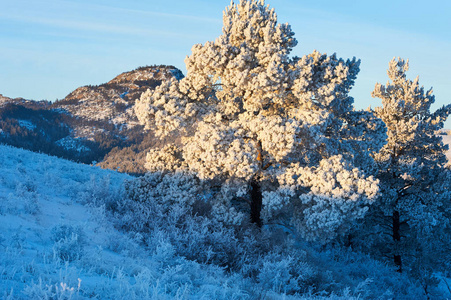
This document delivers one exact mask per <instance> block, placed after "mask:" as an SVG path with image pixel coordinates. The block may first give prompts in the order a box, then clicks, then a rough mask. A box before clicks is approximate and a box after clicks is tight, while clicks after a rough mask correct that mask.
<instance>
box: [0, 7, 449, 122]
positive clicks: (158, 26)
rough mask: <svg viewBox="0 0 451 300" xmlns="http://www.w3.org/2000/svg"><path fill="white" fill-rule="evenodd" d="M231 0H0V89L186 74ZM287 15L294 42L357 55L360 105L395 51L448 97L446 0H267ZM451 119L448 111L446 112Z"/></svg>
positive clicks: (43, 92)
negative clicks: (189, 59)
mask: <svg viewBox="0 0 451 300" xmlns="http://www.w3.org/2000/svg"><path fill="white" fill-rule="evenodd" d="M229 3H230V1H226V0H224V1H222V0H215V1H212V0H210V1H207V0H193V1H186V0H185V1H181V0H165V1H160V0H159V1H154V0H128V1H123V0H73V1H71V0H68V1H62V0H39V1H37V0H0V8H1V9H0V94H3V95H4V96H8V97H23V98H27V99H35V100H41V99H47V100H51V101H53V100H55V99H61V98H64V97H65V96H66V95H67V94H69V93H70V92H71V91H73V90H74V89H75V88H77V87H79V86H82V85H87V84H101V83H104V82H107V81H109V80H110V79H112V78H113V77H115V76H116V75H118V74H120V73H122V72H125V71H130V70H133V69H135V68H137V67H139V66H145V65H154V64H156V65H159V64H170V65H174V66H176V67H178V68H179V69H181V70H182V71H183V72H184V73H186V69H185V65H184V62H183V61H184V59H185V56H186V55H189V54H190V53H191V47H192V45H193V44H196V43H205V42H206V41H209V40H214V39H215V38H216V37H217V36H218V35H220V33H221V27H222V11H223V10H224V8H225V7H226V6H228V5H229ZM266 3H267V4H269V5H270V6H271V7H274V8H275V10H276V13H277V15H278V18H279V22H281V23H286V22H288V23H289V24H290V25H291V26H292V28H293V31H294V32H295V34H296V38H297V40H298V46H297V47H296V48H295V50H294V51H293V55H298V56H302V55H304V54H308V53H310V52H312V51H313V50H314V49H317V50H318V51H320V52H325V53H328V54H332V53H334V52H336V53H337V55H338V56H339V57H343V58H352V57H353V56H355V57H357V58H360V59H361V60H362V63H361V71H360V74H359V76H358V78H357V81H356V85H355V87H354V88H353V90H352V92H351V95H352V96H353V97H354V98H355V106H356V108H366V107H368V106H370V105H371V106H373V107H374V106H377V105H379V104H380V102H378V100H376V99H373V98H371V91H372V90H373V88H374V85H375V83H376V82H381V83H385V82H386V81H387V75H386V69H387V67H388V62H389V61H390V59H392V58H393V57H398V56H400V57H403V58H408V59H409V60H410V67H411V69H410V71H409V73H408V76H409V77H410V78H411V79H413V78H415V77H416V76H417V75H419V76H420V84H422V85H424V86H425V88H426V89H429V88H430V87H433V88H434V94H435V96H436V104H435V106H434V107H433V108H434V109H436V108H438V107H440V106H442V105H444V104H448V103H451V59H450V57H451V17H450V16H451V1H450V0H429V1H424V0H422V1H419V0H410V1H402V0H379V1H366V0H340V1H337V0H316V1H306V0H267V1H266ZM446 127H447V128H451V120H448V121H447V124H446Z"/></svg>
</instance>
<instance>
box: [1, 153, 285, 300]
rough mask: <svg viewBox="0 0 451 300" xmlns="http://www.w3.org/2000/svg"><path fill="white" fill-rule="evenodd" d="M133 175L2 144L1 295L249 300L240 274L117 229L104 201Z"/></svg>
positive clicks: (116, 194) (112, 198)
mask: <svg viewBox="0 0 451 300" xmlns="http://www.w3.org/2000/svg"><path fill="white" fill-rule="evenodd" d="M130 178H131V177H130V176H128V175H125V174H121V173H117V172H114V171H110V170H102V169H100V168H97V167H92V166H88V165H82V164H76V163H73V162H70V161H66V160H63V159H59V158H56V157H50V156H47V155H43V154H38V153H33V152H29V151H26V150H22V149H17V148H13V147H9V146H4V145H0V253H1V255H0V298H2V299H88V298H94V299H202V298H203V299H233V298H235V299H249V296H248V295H246V294H245V293H244V292H243V291H244V288H243V286H244V285H245V284H246V283H247V282H248V281H246V280H245V279H243V278H242V277H240V276H234V275H227V274H226V273H225V271H224V270H223V269H222V268H219V267H217V266H213V265H212V266H209V265H205V264H204V265H202V264H199V263H196V262H195V261H188V260H186V259H184V258H183V257H180V256H177V255H176V254H175V253H174V251H173V249H172V248H171V245H170V244H167V243H165V242H164V241H161V245H160V246H158V247H156V249H154V250H153V251H150V250H148V249H144V246H143V245H142V243H140V242H139V241H138V240H140V239H141V238H142V237H140V236H139V235H137V236H131V235H128V234H127V233H126V232H120V231H118V230H117V229H115V228H114V226H113V222H112V220H111V219H110V218H109V217H107V216H108V214H107V213H106V211H105V203H107V202H108V201H110V203H112V202H114V201H115V199H120V197H121V195H120V193H121V190H122V189H120V186H121V185H122V183H123V181H124V180H125V179H130ZM287 299H288V298H287Z"/></svg>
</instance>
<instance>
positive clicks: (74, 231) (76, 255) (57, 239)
mask: <svg viewBox="0 0 451 300" xmlns="http://www.w3.org/2000/svg"><path fill="white" fill-rule="evenodd" d="M85 239H86V237H85V234H84V232H83V230H82V228H81V227H74V226H71V225H58V226H55V227H54V228H53V229H52V231H51V240H52V241H53V242H54V244H53V253H54V256H56V257H58V258H60V259H61V260H63V261H73V260H77V259H80V258H81V256H82V255H83V250H84V246H85V243H86V241H85Z"/></svg>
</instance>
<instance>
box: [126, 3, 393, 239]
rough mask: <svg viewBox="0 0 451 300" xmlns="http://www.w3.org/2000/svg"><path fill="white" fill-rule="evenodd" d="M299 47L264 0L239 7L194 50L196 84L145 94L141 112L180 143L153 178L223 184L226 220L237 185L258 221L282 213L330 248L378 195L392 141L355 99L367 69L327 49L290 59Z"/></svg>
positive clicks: (163, 153)
mask: <svg viewBox="0 0 451 300" xmlns="http://www.w3.org/2000/svg"><path fill="white" fill-rule="evenodd" d="M296 44H297V41H296V39H295V38H294V33H293V31H292V30H291V28H290V26H289V25H288V24H278V22H277V16H276V14H275V12H274V9H271V8H269V6H267V5H265V4H264V3H263V1H255V0H250V1H246V0H242V1H241V2H240V3H239V4H234V3H233V2H232V3H231V5H230V6H229V7H227V8H226V10H225V11H224V15H223V33H222V35H221V36H219V37H218V38H217V39H216V40H215V41H212V42H207V43H205V44H204V45H201V44H198V45H194V46H193V48H192V54H191V55H190V56H188V57H187V58H186V60H185V62H186V68H187V71H188V73H187V75H186V77H185V78H183V79H181V80H180V81H177V80H172V81H169V82H165V83H163V84H162V85H161V86H159V87H157V88H156V89H155V90H154V91H147V92H146V93H144V94H143V95H142V97H141V99H140V100H139V101H137V103H136V106H135V112H136V115H137V116H138V118H139V120H140V122H141V123H142V124H144V125H145V126H146V128H153V129H154V130H156V133H157V134H158V135H160V136H167V135H174V136H176V137H177V138H178V139H177V140H179V141H180V143H179V144H178V145H177V146H174V145H168V146H167V147H166V148H164V149H161V150H154V151H151V152H150V153H149V154H148V157H147V168H148V169H149V170H150V171H156V170H162V169H163V170H168V171H174V170H188V171H190V172H194V173H196V174H197V176H198V177H199V178H201V179H205V180H210V179H215V180H220V181H221V182H222V186H223V193H222V195H224V197H222V198H218V197H216V198H215V200H213V201H215V203H214V204H213V207H214V208H215V209H217V212H218V214H219V212H220V213H221V214H223V215H226V214H232V213H233V212H234V208H233V207H232V205H231V202H230V200H231V197H232V194H231V192H232V189H230V187H233V186H235V187H236V186H238V187H239V188H237V189H236V192H237V194H238V195H241V196H243V195H244V194H249V195H250V215H251V220H252V221H253V222H254V223H256V224H257V225H259V226H261V225H262V222H263V220H270V219H274V218H276V217H278V216H281V217H282V218H283V219H285V220H286V219H289V220H290V221H291V225H295V227H296V228H297V229H298V230H299V232H300V233H302V234H303V235H304V236H305V237H307V238H321V239H326V240H327V239H329V238H331V237H333V236H334V235H335V234H336V233H339V232H342V231H344V230H345V228H346V226H347V224H349V222H347V221H349V220H352V219H355V218H360V217H362V216H363V215H364V213H365V211H366V210H367V206H368V205H369V204H370V203H371V201H372V200H373V199H374V197H375V196H376V194H377V192H378V184H377V180H376V179H373V178H372V177H371V176H368V175H367V174H366V173H365V170H366V169H367V165H368V164H369V163H371V160H370V159H369V156H368V155H367V154H368V153H369V152H370V151H373V150H376V151H377V150H378V149H379V148H380V147H378V144H377V142H376V143H375V142H374V140H372V141H371V137H372V136H374V134H380V133H381V132H382V133H383V134H385V133H384V132H383V123H382V122H381V121H380V120H378V119H376V118H374V117H373V115H372V113H371V112H357V111H354V109H353V99H352V97H350V96H349V95H348V93H349V91H350V89H351V87H352V86H353V84H354V80H355V78H356V75H357V73H358V71H359V63H360V61H358V60H356V59H355V58H354V59H352V60H347V61H344V60H343V59H339V58H337V57H336V55H335V54H334V55H331V56H327V55H326V54H320V53H319V52H317V51H315V52H313V53H312V54H310V55H306V56H304V57H302V58H298V57H290V56H289V54H290V52H291V51H292V48H293V47H294V46H295V45H296ZM377 140H378V139H376V141H377ZM357 166H359V167H360V168H357ZM232 182H233V183H234V184H235V185H231V184H230V183H232ZM224 207H225V208H226V209H224ZM225 210H226V211H225ZM261 213H262V215H261Z"/></svg>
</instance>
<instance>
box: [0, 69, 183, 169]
mask: <svg viewBox="0 0 451 300" xmlns="http://www.w3.org/2000/svg"><path fill="white" fill-rule="evenodd" d="M171 78H175V79H181V78H183V74H182V72H181V71H180V70H178V69H176V68H175V67H172V66H148V67H140V68H138V69H136V70H133V71H130V72H125V73H122V74H120V75H118V76H116V77H115V78H113V79H112V80H110V81H109V82H107V83H105V84H101V85H99V86H84V87H80V88H77V89H76V90H75V91H73V92H71V93H70V94H69V95H67V96H66V97H65V98H64V99H62V100H59V101H56V102H55V103H50V102H47V101H32V100H25V99H21V98H19V99H11V98H8V97H4V96H0V142H1V143H5V144H9V145H12V146H15V147H22V148H25V149H29V150H32V151H37V152H43V153H47V154H51V155H55V156H58V157H62V158H66V159H70V160H74V161H78V162H82V163H88V164H90V163H92V162H102V163H101V166H102V167H104V168H110V169H114V170H120V171H121V172H129V173H137V174H142V173H144V171H145V170H144V169H143V167H142V166H143V165H144V155H145V152H146V151H145V150H147V149H149V148H152V147H155V146H156V145H158V144H159V143H160V142H159V141H156V140H154V138H153V135H152V133H151V132H150V133H148V134H144V133H143V127H142V126H141V125H139V124H138V122H137V119H136V116H135V114H134V111H133V107H134V104H135V101H136V100H137V99H138V98H139V97H140V95H141V94H142V93H143V92H144V91H146V90H147V89H154V88H155V87H156V86H158V85H160V84H161V82H163V81H165V80H170V79H171Z"/></svg>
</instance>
